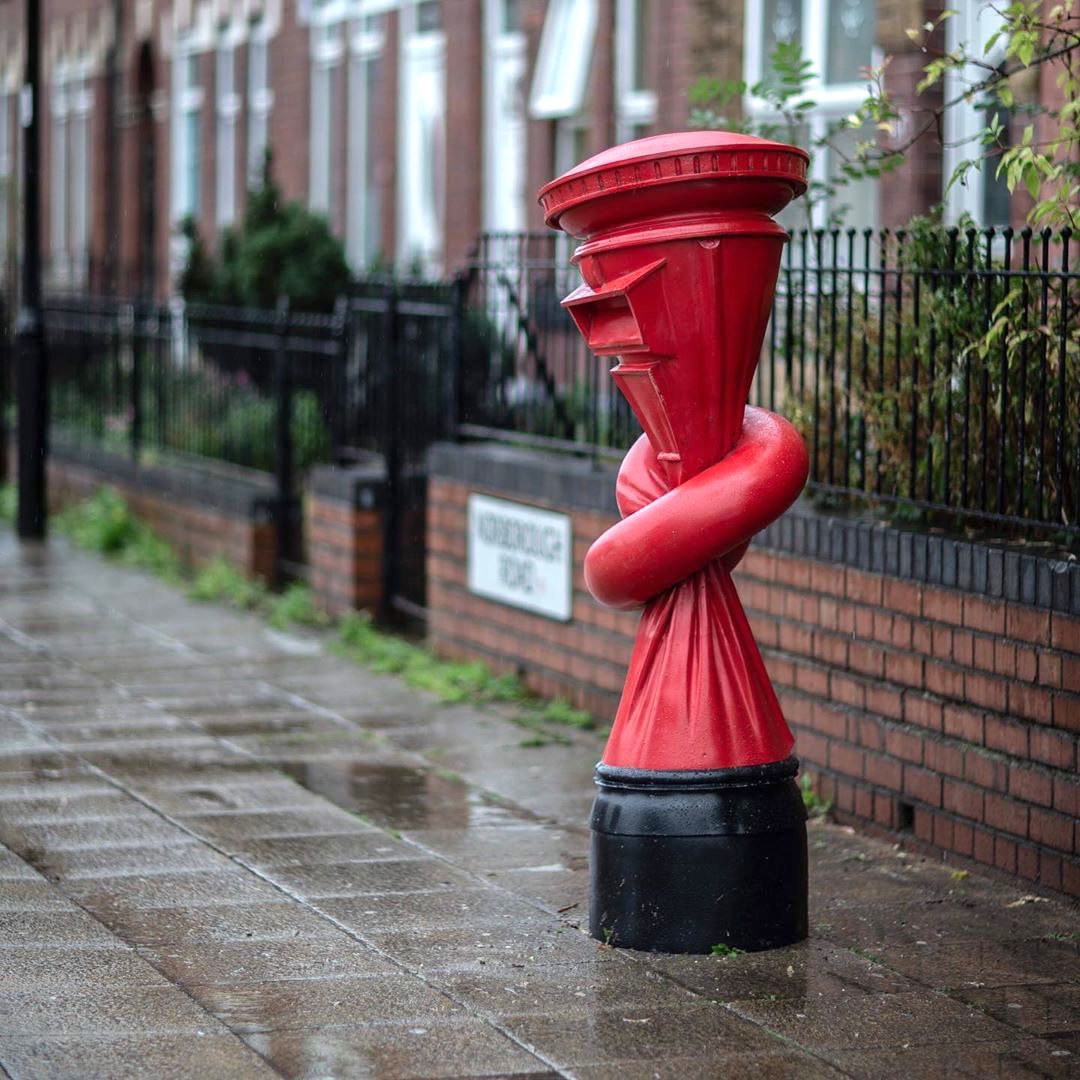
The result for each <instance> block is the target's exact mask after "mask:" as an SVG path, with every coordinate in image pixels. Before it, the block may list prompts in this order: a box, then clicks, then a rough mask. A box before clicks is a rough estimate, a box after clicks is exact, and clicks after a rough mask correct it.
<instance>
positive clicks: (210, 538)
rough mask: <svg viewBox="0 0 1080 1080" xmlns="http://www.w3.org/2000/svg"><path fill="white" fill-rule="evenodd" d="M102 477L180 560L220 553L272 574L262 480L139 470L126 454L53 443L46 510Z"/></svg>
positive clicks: (89, 491)
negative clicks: (68, 449)
mask: <svg viewBox="0 0 1080 1080" xmlns="http://www.w3.org/2000/svg"><path fill="white" fill-rule="evenodd" d="M106 484H107V485H109V486H111V487H114V488H115V489H116V490H117V491H118V492H119V493H120V494H121V495H122V496H123V497H124V499H125V500H126V501H127V502H128V503H129V505H130V506H131V508H132V510H133V511H134V512H135V514H136V515H137V516H138V517H139V518H140V520H142V521H144V522H145V523H146V524H147V525H148V526H149V527H150V528H151V529H153V530H154V532H156V533H157V534H158V535H159V536H161V537H162V538H163V539H164V540H166V541H168V543H169V544H170V545H172V547H173V548H175V549H176V551H177V553H178V554H179V556H180V558H181V559H182V560H183V561H184V562H186V563H189V564H191V565H192V566H201V565H204V564H205V563H208V562H210V561H211V560H213V559H215V558H223V559H225V560H226V561H228V562H229V563H231V564H232V565H233V566H235V567H236V568H237V569H238V570H240V571H242V572H243V573H244V574H245V575H247V576H248V577H252V578H262V579H264V580H269V579H270V578H271V576H272V574H273V569H274V554H275V550H276V537H275V532H274V525H273V522H272V520H271V518H270V516H269V514H268V513H267V499H268V498H269V492H268V490H267V489H266V488H265V487H264V485H261V484H254V483H249V482H246V481H244V480H228V481H222V480H215V479H214V478H212V477H208V476H206V475H204V474H201V473H188V472H186V471H181V470H175V469H167V468H164V467H161V466H154V467H152V468H145V469H140V468H138V467H136V466H134V465H132V464H131V463H130V462H129V461H128V460H127V459H125V458H121V457H119V456H117V455H113V454H105V453H101V452H99V451H92V450H89V449H88V448H83V449H80V450H79V451H78V453H77V454H75V453H71V452H66V451H65V449H64V448H63V447H55V446H54V447H53V448H52V452H51V454H50V458H49V464H48V495H49V508H50V510H51V511H52V512H56V511H57V510H60V509H62V508H63V507H64V506H68V505H70V504H71V503H74V502H78V501H80V500H82V499H86V498H89V497H90V496H91V495H93V494H94V493H95V492H96V491H98V490H99V489H100V488H101V487H102V486H104V485H106Z"/></svg>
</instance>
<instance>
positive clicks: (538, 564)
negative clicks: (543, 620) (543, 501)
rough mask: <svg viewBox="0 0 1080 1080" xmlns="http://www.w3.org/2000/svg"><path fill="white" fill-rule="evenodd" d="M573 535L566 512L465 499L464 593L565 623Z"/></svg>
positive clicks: (569, 605) (484, 498)
mask: <svg viewBox="0 0 1080 1080" xmlns="http://www.w3.org/2000/svg"><path fill="white" fill-rule="evenodd" d="M573 557H574V544H573V531H572V529H571V524H570V517H569V515H568V514H554V513H552V512H551V511H550V510H537V509H536V508H535V507H532V506H524V505H522V504H521V503H515V502H508V501H507V500H505V499H492V498H489V497H488V496H487V495H470V496H469V543H468V558H469V591H470V592H473V593H476V595H477V596H483V597H486V598H487V599H489V600H497V601H499V603H501V604H509V605H510V606H511V607H516V608H524V609H525V610H526V611H535V612H538V613H539V614H541V615H546V616H548V618H550V619H560V620H562V621H563V622H569V620H570V618H571V613H572V602H573V572H572V571H573Z"/></svg>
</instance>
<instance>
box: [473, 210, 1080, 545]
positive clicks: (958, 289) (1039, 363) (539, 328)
mask: <svg viewBox="0 0 1080 1080" xmlns="http://www.w3.org/2000/svg"><path fill="white" fill-rule="evenodd" d="M568 256H569V251H568V249H567V248H566V247H565V246H564V245H563V242H562V241H561V238H558V237H555V236H551V235H544V234H522V235H512V236H511V235H493V236H486V237H484V238H482V240H481V243H480V244H479V246H478V249H477V257H476V259H475V261H474V263H473V265H472V268H471V276H470V287H469V294H468V295H469V303H470V308H471V311H472V312H473V316H472V317H477V316H476V313H480V314H481V315H482V317H483V328H484V334H485V335H486V336H485V341H486V343H487V347H486V348H484V349H482V350H480V354H479V357H476V356H473V357H468V356H467V360H469V361H470V362H471V363H473V364H475V363H477V362H479V364H480V370H479V371H477V370H470V371H466V373H465V378H466V381H467V382H468V381H469V380H470V379H471V380H472V392H471V394H470V396H469V397H468V399H467V401H468V408H467V409H466V412H465V414H464V416H463V421H464V424H463V428H462V430H463V432H464V433H465V434H468V435H475V436H483V437H499V438H503V439H510V440H516V441H520V442H528V443H531V444H534V445H539V446H547V447H550V448H573V449H577V450H579V451H584V452H591V453H596V452H600V453H604V452H606V451H608V450H609V449H610V450H611V451H612V452H616V453H621V452H622V450H624V449H625V448H626V447H627V446H628V445H629V443H630V442H631V441H632V440H633V438H634V437H635V435H636V434H637V432H638V430H639V429H638V428H637V425H636V422H635V421H634V418H633V416H632V414H630V412H629V410H628V409H627V407H626V405H625V403H624V402H623V401H622V400H621V398H620V397H619V395H618V394H617V393H615V391H614V387H613V386H612V385H611V380H610V379H609V378H608V377H607V374H606V369H607V366H608V365H607V364H606V363H605V362H604V361H602V360H599V359H597V358H595V357H592V356H590V355H589V354H588V352H587V351H586V349H585V347H584V345H583V344H582V342H581V340H580V338H579V336H578V335H577V332H576V331H575V330H574V329H573V327H572V325H571V322H570V320H569V318H568V316H567V315H566V314H565V312H563V311H562V310H561V309H560V307H559V300H560V298H561V297H563V296H565V295H566V294H567V293H569V292H570V291H571V290H572V289H573V288H574V287H575V286H576V284H577V282H578V274H577V271H576V270H573V269H572V268H571V267H570V266H569V260H568ZM1078 269H1080V268H1078V267H1077V252H1076V238H1075V237H1074V236H1073V235H1072V234H1071V233H1069V232H1068V231H1066V232H1063V233H1060V234H1051V233H1049V232H1042V233H1038V234H1033V233H1032V232H1031V231H1030V230H1027V229H1025V230H1022V231H1017V232H1014V231H1012V230H1005V231H1003V232H1002V231H998V232H995V231H994V230H992V229H991V230H975V229H963V230H961V229H943V228H941V227H939V226H936V225H928V224H923V225H919V226H916V227H915V228H913V229H912V230H911V231H908V232H895V233H890V232H888V231H882V232H873V231H870V230H867V231H863V232H856V231H855V230H844V231H842V230H838V229H837V230H830V231H808V230H803V231H801V232H798V233H796V234H795V235H794V236H793V237H792V240H791V243H790V244H789V245H788V247H787V250H786V252H785V256H784V261H783V264H782V266H781V270H780V275H779V281H778V283H777V292H776V300H775V304H774V308H773V317H772V319H771V320H770V323H769V327H768V330H767V332H766V337H765V341H764V343H763V348H762V359H761V366H760V368H759V371H758V375H757V378H756V379H755V382H754V387H753V390H752V392H751V401H752V402H753V403H755V404H759V405H764V406H767V407H768V408H771V409H774V410H776V411H778V412H780V413H783V414H784V415H786V416H788V417H789V418H790V419H791V420H792V421H793V422H794V423H795V424H796V425H797V426H798V427H799V429H800V431H801V432H802V433H803V435H804V437H805V438H806V441H807V444H808V446H809V448H810V450H811V475H810V484H809V489H810V491H811V492H813V493H816V494H817V495H818V496H821V497H825V498H832V499H836V500H843V501H846V502H852V501H854V502H857V503H860V502H861V503H870V504H873V505H876V506H880V507H883V508H885V509H887V510H888V512H890V513H891V514H892V515H894V516H900V517H903V516H918V517H922V518H923V519H924V520H926V521H929V522H930V523H935V522H939V523H941V524H946V525H949V526H951V527H967V526H972V527H982V528H986V527H998V526H1000V527H1002V528H1004V529H1005V530H1012V531H1018V530H1021V531H1022V530H1026V529H1030V528H1034V529H1036V530H1037V531H1038V533H1039V535H1040V536H1044V537H1049V538H1054V537H1055V535H1056V537H1057V538H1058V539H1064V540H1066V541H1068V542H1075V541H1076V540H1077V539H1080V524H1078V523H1080V273H1078Z"/></svg>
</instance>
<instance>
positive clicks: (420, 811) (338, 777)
mask: <svg viewBox="0 0 1080 1080" xmlns="http://www.w3.org/2000/svg"><path fill="white" fill-rule="evenodd" d="M275 764H276V766H277V768H279V769H281V770H283V771H284V772H286V773H288V774H289V776H291V777H292V778H293V779H294V780H295V781H296V782H297V783H298V784H302V785H303V786H304V787H305V788H307V789H308V791H312V792H314V793H315V794H317V795H322V796H323V797H324V798H326V799H329V800H330V801H331V802H332V803H335V804H336V805H337V806H340V807H341V808H342V809H344V810H348V811H350V812H352V813H354V814H360V815H361V816H362V817H366V818H368V819H369V820H371V821H372V822H374V823H375V824H376V825H381V826H384V827H386V828H392V829H460V828H465V827H467V826H470V825H484V824H493V823H495V821H496V820H497V819H501V818H503V817H505V814H506V811H505V810H503V809H502V808H500V807H498V806H494V805H492V804H490V803H488V802H486V801H485V800H484V799H483V798H482V797H481V796H480V795H479V793H477V792H474V791H471V790H470V789H469V787H468V786H467V785H466V784H464V783H462V782H461V781H459V780H456V779H454V778H452V777H447V776H441V775H440V774H439V773H436V772H432V771H430V770H427V769H418V768H416V767H414V766H406V765H385V764H372V763H371V762H365V761H362V760H353V761H336V760H335V761H327V760H318V761H292V762H276V763H275Z"/></svg>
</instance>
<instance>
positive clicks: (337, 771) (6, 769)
mask: <svg viewBox="0 0 1080 1080" xmlns="http://www.w3.org/2000/svg"><path fill="white" fill-rule="evenodd" d="M0 687H2V690H0V694H3V695H4V696H3V698H2V700H0V1069H3V1070H6V1072H7V1073H8V1074H10V1075H11V1076H14V1077H24V1076H25V1077H37V1076H42V1077H44V1076H48V1077H65V1076H71V1077H87V1076H89V1077H94V1076H101V1077H110V1078H112V1077H139V1078H141V1077H147V1078H158V1077H185V1078H186V1077H196V1078H200V1080H201V1078H203V1077H217V1076H221V1077H229V1078H233V1077H239V1078H241V1080H243V1078H246V1077H261V1076H269V1075H279V1076H298V1077H299V1076H321V1077H335V1078H345V1077H384V1078H387V1077H388V1078H395V1077H429V1076H430V1077H467V1076H513V1077H537V1078H539V1077H553V1076H564V1077H579V1078H586V1080H604V1078H618V1080H634V1078H637V1077H649V1078H653V1077H664V1078H668V1077H674V1078H677V1080H691V1078H694V1077H716V1076H724V1077H743V1076H745V1077H754V1078H761V1077H763V1078H769V1077H793V1078H794V1077H797V1078H799V1080H806V1078H814V1077H822V1078H831V1077H838V1076H867V1077H888V1076H905V1077H919V1076H928V1077H932V1076H940V1075H957V1076H964V1075H970V1076H987V1075H993V1076H1050V1077H1057V1076H1076V1075H1080V1000H1078V998H1080V950H1078V946H1080V941H1078V934H1077V928H1078V926H1080V918H1078V915H1077V911H1076V908H1075V907H1071V906H1069V905H1066V904H1064V903H1062V902H1061V901H1060V900H1059V899H1055V898H1052V897H1044V896H1030V895H1026V894H1025V893H1024V892H1022V891H1020V890H1019V889H1016V888H1014V887H1012V886H1010V885H1009V884H1007V883H1002V882H1001V881H1000V880H993V879H991V878H988V877H982V876H979V875H974V874H973V875H970V876H969V877H966V878H958V877H954V876H953V875H952V874H951V872H950V871H951V869H952V868H951V867H948V866H944V865H942V864H939V863H935V862H933V861H931V860H927V859H924V858H921V857H919V856H917V855H912V854H910V853H908V852H905V851H902V850H900V849H898V848H894V847H892V846H890V845H887V844H882V843H879V842H875V841H873V840H869V839H866V838H865V837H860V836H857V835H855V834H854V833H852V832H851V831H850V830H846V829H841V828H838V827H836V826H833V825H829V824H827V823H821V822H815V823H813V824H812V827H811V830H810V847H811V890H812V893H811V911H812V933H811V938H810V940H809V941H808V942H806V943H803V944H801V945H798V946H795V947H792V948H790V949H784V950H778V951H776V952H773V953H767V954H757V955H740V956H732V957H726V958H718V957H672V956H660V955H653V954H642V953H634V952H630V951H619V950H612V949H610V948H607V947H605V946H603V945H601V944H599V943H597V942H595V941H593V940H591V939H590V938H588V937H587V936H586V934H585V933H584V932H583V929H582V926H583V923H584V921H585V916H586V911H587V906H586V904H587V876H588V875H587V857H586V856H587V849H588V832H587V812H588V808H589V803H590V800H591V797H592V784H591V772H592V766H593V763H594V761H595V759H596V757H597V755H598V753H599V751H600V746H601V742H600V739H599V737H598V736H596V735H595V734H592V733H588V732H577V731H569V730H568V731H566V732H565V733H564V732H556V733H555V734H557V735H558V736H559V738H558V739H556V740H555V741H553V742H552V743H551V744H549V745H546V746H539V747H537V746H529V745H522V744H523V743H528V741H529V740H526V739H525V738H524V736H523V732H522V729H521V728H520V727H518V726H517V725H516V724H514V723H512V722H511V718H510V716H509V713H508V711H507V709H506V708H504V707H499V708H485V709H478V708H474V707H471V706H468V705H455V706H444V705H441V704H440V703H439V702H438V701H437V700H436V699H435V698H433V697H432V696H431V695H427V694H424V693H421V692H419V691H416V690H413V689H411V688H409V687H407V686H405V685H404V684H403V683H401V682H400V681H399V680H396V679H394V678H391V677H387V676H380V675H373V674H371V673H370V672H367V671H366V670H364V669H363V668H361V667H358V666H356V665H353V664H351V663H350V662H348V661H346V660H345V659H343V658H340V657H338V656H336V655H334V654H333V652H332V651H331V649H330V648H329V646H328V644H327V641H326V640H325V639H324V637H322V636H320V635H319V634H318V633H314V632H310V633H309V632H307V631H295V632H292V631H290V632H289V633H285V634H283V633H280V632H277V631H271V630H269V629H268V627H267V626H266V625H265V624H263V623H262V622H261V621H260V620H259V619H258V618H257V617H255V616H250V615H245V614H242V613H236V612H230V611H223V610H222V609H220V608H217V607H215V606H213V605H207V604H200V603H197V602H195V601H192V600H190V599H189V598H187V597H186V596H184V595H183V594H182V593H181V592H179V591H177V590H174V589H172V588H171V587H168V586H165V585H163V584H162V583H160V582H157V581H154V580H152V579H149V578H146V577H144V576H142V575H140V574H138V573H136V572H133V571H131V570H129V569H126V568H123V567H120V566H118V565H115V564H110V563H107V562H102V561H100V560H98V559H96V558H93V557H90V556H86V555H84V554H80V553H78V552H74V551H72V550H71V549H69V548H67V547H66V546H65V545H64V544H63V543H62V542H51V543H50V544H48V545H45V546H40V547H36V546H33V545H30V546H23V547H20V546H19V545H18V544H16V543H15V542H14V541H13V539H12V538H11V537H10V534H6V533H3V532H0ZM0 1075H2V1074H0Z"/></svg>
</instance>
